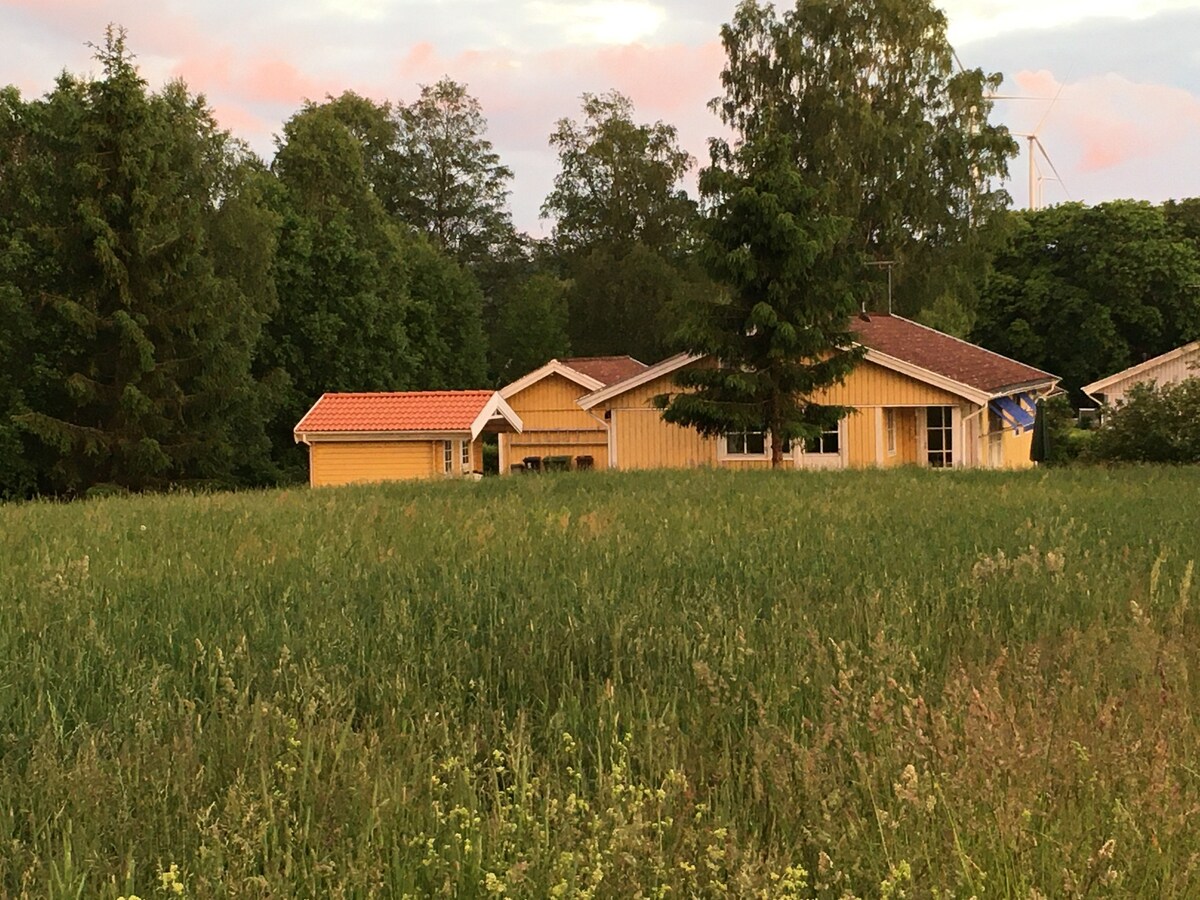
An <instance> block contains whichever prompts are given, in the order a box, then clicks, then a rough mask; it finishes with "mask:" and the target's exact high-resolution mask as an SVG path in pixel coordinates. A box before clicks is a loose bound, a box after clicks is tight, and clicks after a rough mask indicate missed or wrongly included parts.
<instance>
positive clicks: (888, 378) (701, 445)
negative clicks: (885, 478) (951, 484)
mask: <svg viewBox="0 0 1200 900" xmlns="http://www.w3.org/2000/svg"><path fill="white" fill-rule="evenodd" d="M709 364H711V363H708V361H707V360H704V361H700V362H698V363H694V364H693V365H709ZM673 379H674V375H673V374H672V375H665V376H663V377H662V378H658V379H655V380H654V381H651V382H649V383H647V384H644V385H641V386H640V387H636V388H634V389H632V390H630V391H628V392H627V393H625V394H622V395H620V396H618V397H614V398H613V399H612V400H610V401H609V402H608V403H607V404H604V405H603V407H604V408H605V409H607V410H608V411H609V413H610V414H611V416H612V419H611V421H612V426H611V427H612V428H613V443H614V446H615V448H616V460H615V462H614V466H615V468H618V469H646V468H689V467H695V466H715V465H720V466H722V467H724V468H738V469H743V468H761V467H763V466H766V465H769V461H768V460H761V461H760V460H746V459H738V460H721V461H719V462H718V456H717V441H715V440H712V439H705V438H702V437H700V436H699V435H698V434H696V433H695V432H694V431H692V430H691V429H689V428H680V427H678V426H675V425H669V424H667V423H666V422H664V421H662V418H661V413H660V412H659V411H658V410H657V409H656V408H655V407H654V405H653V401H654V397H656V396H658V395H659V394H670V393H675V392H677V391H678V390H679V388H678V387H676V386H675V384H674V380H673ZM817 400H818V401H819V402H822V403H829V404H837V405H845V406H853V407H856V408H857V410H858V411H857V412H856V413H852V414H851V415H850V417H849V418H848V419H847V420H846V422H845V430H844V432H843V436H844V440H845V442H846V450H845V459H846V465H848V466H851V467H859V468H860V467H869V466H874V465H878V464H879V460H878V453H877V447H878V444H877V440H879V439H881V440H884V441H886V435H880V436H879V438H877V435H876V413H875V410H876V408H886V407H889V406H890V407H894V408H896V428H897V434H896V454H895V456H890V457H889V456H888V455H887V452H886V449H885V451H884V457H883V465H885V466H886V465H904V464H914V463H915V464H919V465H920V464H924V461H923V460H921V459H919V458H918V439H917V429H918V428H919V427H922V425H923V422H924V419H923V415H924V410H923V407H925V406H955V407H961V408H962V409H963V411H964V412H963V414H964V415H965V414H966V413H967V412H969V410H968V409H967V405H966V404H965V403H964V401H963V399H962V398H961V397H958V396H957V395H955V394H951V393H950V392H948V391H944V390H942V389H941V388H937V387H933V386H932V385H927V384H924V383H923V382H920V381H918V380H917V379H915V378H911V377H909V376H907V375H901V374H899V373H897V372H893V371H891V370H890V369H885V368H883V367H882V366H879V365H877V364H875V363H871V362H863V363H862V364H860V365H859V366H858V368H857V369H855V371H854V372H852V373H851V374H850V376H849V377H848V378H847V379H846V381H845V383H844V384H841V385H835V386H834V387H832V388H829V389H827V390H825V391H821V392H820V393H819V394H818V395H817ZM885 447H886V444H885ZM964 449H965V447H964V448H960V452H961V451H962V450H964Z"/></svg>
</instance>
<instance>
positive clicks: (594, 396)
mask: <svg viewBox="0 0 1200 900" xmlns="http://www.w3.org/2000/svg"><path fill="white" fill-rule="evenodd" d="M703 358H704V357H703V356H699V355H696V354H693V353H677V354H676V355H675V356H669V357H667V358H666V359H664V360H662V361H661V362H658V363H655V364H654V365H652V366H650V368H648V369H645V370H643V371H641V372H639V373H638V374H636V375H634V376H632V377H631V378H625V379H622V380H621V381H618V382H615V383H613V384H610V385H609V386H608V387H604V388H601V389H600V390H598V391H595V392H593V393H591V394H588V395H586V396H584V397H580V398H579V399H578V400H576V401H575V402H576V403H577V404H578V405H579V407H580V408H581V409H584V410H589V409H592V408H593V407H595V406H598V405H599V404H601V403H603V402H604V401H605V400H611V399H612V398H613V397H619V396H620V395H621V394H624V393H625V392H627V391H631V390H633V389H634V388H635V387H641V386H642V385H643V384H648V383H650V382H651V381H653V380H654V379H655V378H661V377H662V376H663V375H669V374H671V373H672V372H675V371H678V370H679V369H682V368H683V367H684V366H686V365H689V364H690V363H694V362H696V360H699V359H703Z"/></svg>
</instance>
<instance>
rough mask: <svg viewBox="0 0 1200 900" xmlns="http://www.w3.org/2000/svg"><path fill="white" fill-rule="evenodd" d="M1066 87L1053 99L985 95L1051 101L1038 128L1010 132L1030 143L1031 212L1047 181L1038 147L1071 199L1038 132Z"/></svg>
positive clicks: (997, 97)
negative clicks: (1041, 170)
mask: <svg viewBox="0 0 1200 900" xmlns="http://www.w3.org/2000/svg"><path fill="white" fill-rule="evenodd" d="M950 52H951V53H952V54H953V56H954V63H955V65H957V66H958V71H959V72H961V73H964V74H965V73H966V71H967V68H966V66H964V65H963V64H962V60H961V59H959V58H958V51H957V50H955V49H954V48H953V47H951V48H950ZM1064 86H1065V84H1060V85H1059V86H1058V92H1057V93H1055V95H1054V96H1053V97H1022V96H1019V95H1015V94H984V95H983V99H984V100H1049V101H1050V105H1049V106H1047V107H1046V112H1045V113H1043V114H1042V119H1041V121H1040V122H1038V123H1037V127H1036V128H1034V129H1033V131H1030V132H1021V131H1012V132H1009V133H1010V134H1011V135H1012V136H1013V137H1021V138H1025V139H1026V140H1027V141H1029V147H1028V151H1029V208H1030V209H1031V210H1032V209H1037V208H1038V207H1039V206H1041V200H1042V182H1043V181H1045V180H1047V179H1046V176H1044V175H1042V173H1041V172H1040V171H1039V169H1038V165H1037V152H1035V147H1036V151H1040V152H1041V154H1042V158H1043V159H1044V160H1045V161H1046V164H1047V165H1048V166H1049V167H1050V171H1051V172H1053V173H1054V178H1053V180H1054V181H1057V182H1058V183H1059V184H1060V185H1062V189H1063V192H1064V193H1065V194H1066V195H1067V199H1068V200H1069V199H1071V192H1070V191H1068V190H1067V185H1066V183H1065V182H1064V181H1063V180H1062V176H1061V175H1059V174H1058V169H1057V168H1055V166H1054V161H1053V160H1052V159H1050V154H1049V153H1047V152H1046V146H1045V144H1043V143H1042V141H1041V138H1039V137H1038V132H1040V131H1041V130H1042V126H1043V125H1044V124H1046V119H1047V118H1048V117H1049V116H1050V111H1051V110H1052V109H1054V104H1055V103H1057V102H1058V98H1059V96H1060V95H1061V94H1062V92H1063V87H1064ZM972 112H974V110H972ZM973 128H974V123H972V129H973Z"/></svg>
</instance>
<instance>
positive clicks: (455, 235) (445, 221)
mask: <svg viewBox="0 0 1200 900" xmlns="http://www.w3.org/2000/svg"><path fill="white" fill-rule="evenodd" d="M394 123H395V128H396V140H395V144H394V147H393V152H392V154H391V155H390V160H389V163H388V168H389V171H388V172H387V174H386V177H385V178H381V179H380V181H381V183H380V186H379V188H378V189H379V192H380V196H381V197H382V199H383V201H384V205H385V206H386V207H387V209H388V210H389V211H390V212H392V213H394V214H395V215H397V216H398V217H399V218H400V219H402V220H403V221H405V222H407V223H408V224H410V225H412V226H413V227H415V228H417V229H418V230H419V231H423V232H424V233H425V234H427V235H428V236H429V239H430V241H431V242H432V243H433V245H434V246H435V247H438V248H439V249H441V250H444V251H446V252H448V253H450V254H451V255H452V256H453V257H454V258H455V259H457V260H458V261H459V262H460V263H462V264H464V265H466V266H468V267H471V268H473V269H480V268H486V267H488V265H489V263H490V262H491V260H492V258H493V257H495V256H497V255H502V254H503V253H504V252H505V250H506V248H507V246H508V245H509V244H510V243H511V242H512V241H513V240H514V234H513V227H512V218H511V215H510V213H509V210H508V195H509V187H508V186H509V183H510V182H511V181H512V170H511V169H510V168H509V167H508V166H505V165H503V164H502V163H501V162H500V156H499V154H497V153H496V152H495V150H494V149H493V147H492V143H491V141H489V140H488V139H487V119H485V118H484V115H483V109H482V107H481V106H480V104H479V101H478V100H477V99H475V98H474V97H472V96H471V95H470V94H469V93H467V86H466V85H465V84H460V83H459V82H456V81H452V80H451V79H449V78H443V79H442V80H441V81H438V82H437V83H436V84H431V85H424V86H422V88H421V94H420V96H419V97H418V98H417V99H416V100H415V101H414V102H412V103H411V104H408V105H407V106H406V105H399V106H397V107H396V108H395V111H394Z"/></svg>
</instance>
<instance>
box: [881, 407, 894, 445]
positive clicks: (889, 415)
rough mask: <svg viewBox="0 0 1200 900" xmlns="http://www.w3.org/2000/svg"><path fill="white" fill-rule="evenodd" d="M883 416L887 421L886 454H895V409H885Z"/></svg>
mask: <svg viewBox="0 0 1200 900" xmlns="http://www.w3.org/2000/svg"><path fill="white" fill-rule="evenodd" d="M883 418H884V420H885V421H886V423H887V452H888V456H895V455H896V411H895V410H894V409H885V410H884V411H883Z"/></svg>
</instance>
